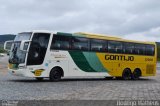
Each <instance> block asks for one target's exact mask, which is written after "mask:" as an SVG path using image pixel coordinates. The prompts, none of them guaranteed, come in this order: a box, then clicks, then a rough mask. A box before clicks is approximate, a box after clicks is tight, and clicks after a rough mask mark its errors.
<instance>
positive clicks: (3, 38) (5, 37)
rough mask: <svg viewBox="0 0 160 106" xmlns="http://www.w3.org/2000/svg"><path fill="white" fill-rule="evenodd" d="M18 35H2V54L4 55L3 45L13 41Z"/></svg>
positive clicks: (0, 44)
mask: <svg viewBox="0 0 160 106" xmlns="http://www.w3.org/2000/svg"><path fill="white" fill-rule="evenodd" d="M15 36H16V35H11V34H6V35H0V53H4V52H5V51H4V49H3V44H4V42H5V41H7V40H13V39H14V38H15Z"/></svg>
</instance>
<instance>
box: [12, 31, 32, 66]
mask: <svg viewBox="0 0 160 106" xmlns="http://www.w3.org/2000/svg"><path fill="white" fill-rule="evenodd" d="M31 35H32V33H19V34H18V35H17V36H16V37H15V39H14V42H13V44H12V48H11V51H10V56H9V63H12V64H20V63H24V62H25V57H26V52H24V51H21V50H20V44H21V41H22V40H29V39H30V37H31Z"/></svg>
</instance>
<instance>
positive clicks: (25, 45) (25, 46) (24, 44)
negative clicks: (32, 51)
mask: <svg viewBox="0 0 160 106" xmlns="http://www.w3.org/2000/svg"><path fill="white" fill-rule="evenodd" d="M30 42H31V41H30V40H23V41H21V45H20V50H21V51H25V52H27V51H28V46H29V43H30Z"/></svg>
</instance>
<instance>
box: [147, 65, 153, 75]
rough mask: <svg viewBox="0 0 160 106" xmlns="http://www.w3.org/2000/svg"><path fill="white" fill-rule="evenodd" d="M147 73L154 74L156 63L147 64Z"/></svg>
mask: <svg viewBox="0 0 160 106" xmlns="http://www.w3.org/2000/svg"><path fill="white" fill-rule="evenodd" d="M146 74H154V65H147V67H146Z"/></svg>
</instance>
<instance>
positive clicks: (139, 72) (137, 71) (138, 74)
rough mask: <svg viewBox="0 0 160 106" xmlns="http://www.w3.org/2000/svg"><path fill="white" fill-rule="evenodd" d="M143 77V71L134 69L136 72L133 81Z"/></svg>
mask: <svg viewBox="0 0 160 106" xmlns="http://www.w3.org/2000/svg"><path fill="white" fill-rule="evenodd" d="M141 76H142V71H141V69H140V68H136V69H134V71H133V79H135V80H137V79H139V77H141Z"/></svg>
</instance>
